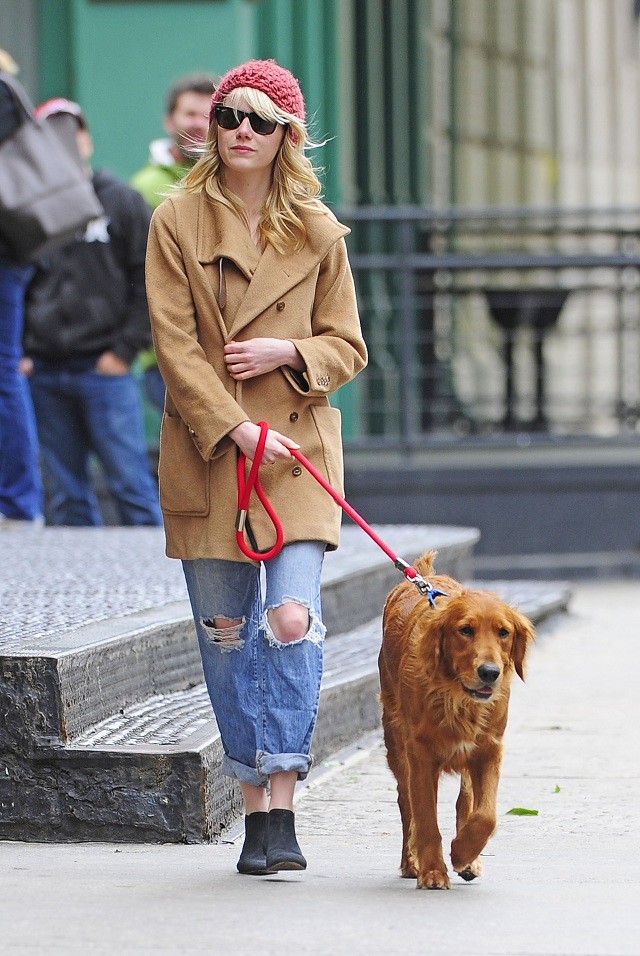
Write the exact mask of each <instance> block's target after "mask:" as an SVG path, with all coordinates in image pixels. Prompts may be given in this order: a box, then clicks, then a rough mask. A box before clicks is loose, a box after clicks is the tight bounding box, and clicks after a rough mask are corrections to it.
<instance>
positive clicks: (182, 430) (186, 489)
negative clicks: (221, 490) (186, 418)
mask: <svg viewBox="0 0 640 956" xmlns="http://www.w3.org/2000/svg"><path fill="white" fill-rule="evenodd" d="M158 485H159V491H160V506H161V508H162V510H163V512H164V513H165V514H172V515H197V516H200V517H204V516H205V515H208V514H209V508H210V501H209V462H208V461H205V460H204V459H203V458H202V456H201V455H200V453H199V452H198V449H197V448H196V447H195V445H194V444H193V440H192V439H191V436H190V435H189V430H188V428H187V426H186V425H185V423H184V422H183V421H182V419H181V418H177V417H173V416H170V415H163V417H162V428H161V431H160V460H159V462H158Z"/></svg>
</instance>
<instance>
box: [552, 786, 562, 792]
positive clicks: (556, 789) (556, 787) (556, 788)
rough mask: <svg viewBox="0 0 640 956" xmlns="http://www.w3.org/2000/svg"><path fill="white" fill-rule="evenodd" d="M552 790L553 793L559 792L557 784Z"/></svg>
mask: <svg viewBox="0 0 640 956" xmlns="http://www.w3.org/2000/svg"><path fill="white" fill-rule="evenodd" d="M553 792H554V793H560V787H559V786H558V784H556V786H555V790H554V791H553Z"/></svg>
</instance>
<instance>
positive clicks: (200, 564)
mask: <svg viewBox="0 0 640 956" xmlns="http://www.w3.org/2000/svg"><path fill="white" fill-rule="evenodd" d="M308 145H309V139H308V134H307V130H306V127H305V107H304V100H303V97H302V93H301V91H300V87H299V85H298V82H297V80H296V79H295V78H294V77H293V76H292V74H291V73H290V72H289V71H288V70H286V69H284V68H283V67H281V66H279V65H278V64H277V63H275V62H274V61H273V60H262V61H260V60H254V61H250V62H248V63H244V64H242V65H241V66H238V67H235V68H234V69H232V70H230V71H229V72H228V73H227V74H226V75H225V76H223V77H222V79H221V81H220V83H219V85H218V87H217V88H216V90H215V92H214V95H213V97H212V106H211V113H210V127H209V132H208V136H207V140H206V143H205V147H204V152H203V155H202V156H201V158H200V159H199V161H198V162H197V163H196V164H195V166H194V167H193V169H192V170H191V171H190V172H189V173H188V174H187V175H186V177H185V178H184V180H183V181H182V184H181V187H180V189H179V191H178V193H177V195H176V196H175V197H170V198H168V199H166V200H165V201H164V202H163V203H162V204H161V205H160V206H159V207H158V209H157V210H156V211H155V213H154V217H153V220H152V225H151V233H150V238H149V246H148V253H147V289H148V299H149V307H150V314H151V320H152V328H153V333H154V342H155V347H156V351H157V355H158V364H159V367H160V370H161V372H162V377H163V379H164V381H165V383H166V386H167V397H166V402H165V413H164V416H163V424H162V435H161V442H160V467H159V477H160V500H161V505H162V509H163V514H164V522H165V531H166V537H167V554H168V555H169V556H170V557H176V558H180V559H182V562H183V567H184V573H185V578H186V582H187V588H188V591H189V597H190V600H191V605H192V609H193V615H194V620H195V625H196V630H197V634H198V640H199V645H200V652H201V656H202V664H203V670H204V675H205V679H206V682H207V687H208V690H209V694H210V697H211V702H212V705H213V709H214V712H215V715H216V718H217V721H218V726H219V728H220V734H221V737H222V742H223V747H224V751H225V757H224V761H223V766H222V770H223V772H224V773H226V774H228V775H230V776H234V777H236V778H237V779H238V781H239V784H240V788H241V791H242V795H243V798H244V803H245V841H244V845H243V848H242V853H241V855H240V859H239V861H238V869H239V871H240V872H241V873H250V874H256V875H257V874H263V873H267V872H269V873H272V872H275V871H276V870H280V869H304V868H305V867H306V861H305V859H304V856H303V855H302V853H301V851H300V847H299V845H298V843H297V840H296V834H295V824H294V815H293V794H294V788H295V783H296V780H298V779H302V778H304V777H305V776H306V774H307V773H308V771H309V767H310V765H311V759H312V758H311V755H310V753H309V747H310V743H311V735H312V732H313V728H314V724H315V719H316V713H317V706H318V698H319V691H320V678H321V675H322V645H323V638H324V634H325V627H324V625H323V623H322V619H321V610H320V571H321V567H322V560H323V555H324V552H325V550H326V549H327V548H330V549H333V548H336V547H337V546H338V542H339V532H340V511H339V508H338V507H337V505H335V503H334V502H333V500H332V499H331V498H330V496H328V495H327V494H326V492H325V491H323V490H322V488H321V487H320V485H318V484H317V483H316V482H315V481H314V480H313V479H312V478H311V477H310V476H309V475H307V474H306V472H303V470H302V469H301V468H300V466H298V465H297V464H296V463H295V461H294V460H293V456H292V455H291V452H290V449H291V448H298V447H301V448H302V450H303V451H304V454H305V455H306V456H307V457H308V458H310V460H311V461H312V462H313V463H314V464H315V466H316V467H317V468H319V470H320V471H321V472H322V473H323V474H324V475H325V476H326V477H327V478H328V480H329V481H330V482H331V483H332V484H333V485H334V486H337V487H338V488H340V487H341V485H342V448H341V437H340V413H339V411H338V409H335V408H332V407H331V406H330V405H329V401H328V397H327V396H328V395H329V393H331V392H332V391H334V390H335V389H336V388H339V387H340V386H341V385H344V384H345V382H348V381H350V380H351V379H352V378H353V377H354V376H355V375H356V374H357V373H358V372H359V371H360V370H361V369H362V368H363V367H364V365H365V362H366V348H365V344H364V342H363V339H362V335H361V331H360V324H359V320H358V313H357V306H356V300H355V294H354V288H353V280H352V276H351V272H350V269H349V264H348V261H347V254H346V247H345V243H344V236H345V235H346V233H347V232H348V230H347V229H346V228H345V227H344V226H342V225H340V224H339V223H338V222H337V220H336V219H335V217H334V216H333V215H332V214H331V213H330V212H329V210H328V209H327V208H326V207H325V206H324V205H323V204H322V203H321V202H320V201H319V200H318V198H317V196H318V193H319V191H320V184H319V182H318V179H317V177H316V174H315V172H314V170H313V167H312V165H311V163H310V162H309V160H308V159H307V157H306V156H305V147H308ZM261 420H268V422H269V423H270V428H269V430H268V433H267V438H266V446H265V450H264V456H263V462H264V463H265V464H266V465H268V466H269V467H264V468H263V469H262V472H261V481H262V484H263V487H264V489H265V492H266V494H267V496H268V497H269V498H270V500H271V502H272V505H273V506H274V508H275V510H276V512H277V513H278V515H279V516H280V518H281V520H282V524H283V526H284V530H285V545H284V547H283V548H282V550H281V552H280V553H279V554H278V555H277V556H276V557H274V558H272V559H271V560H269V561H266V562H264V567H265V577H266V591H265V595H264V597H262V596H261V588H260V565H259V564H258V563H256V562H253V561H250V560H248V559H247V558H245V556H244V554H243V553H242V552H241V551H240V550H239V548H238V547H237V545H236V540H235V522H236V506H237V487H236V467H237V455H238V453H239V452H243V453H244V454H245V455H246V456H247V458H248V459H252V458H253V456H254V454H255V451H256V444H257V441H258V437H259V434H260V429H259V427H258V425H257V424H256V423H257V422H259V421H261ZM247 530H248V533H250V534H251V535H252V536H253V538H254V540H255V542H256V547H257V548H258V549H259V550H260V551H263V550H264V549H265V548H268V547H269V546H270V545H271V544H272V542H273V529H272V528H271V525H270V522H269V520H268V518H267V517H266V515H265V513H264V511H263V510H262V509H261V507H260V506H257V507H256V505H255V503H254V502H253V499H252V501H251V505H250V508H249V514H248V522H247Z"/></svg>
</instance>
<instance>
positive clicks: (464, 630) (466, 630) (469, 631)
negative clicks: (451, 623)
mask: <svg viewBox="0 0 640 956" xmlns="http://www.w3.org/2000/svg"><path fill="white" fill-rule="evenodd" d="M460 633H461V634H464V636H465V637H473V628H472V627H471V625H470V624H463V625H462V627H461V628H460Z"/></svg>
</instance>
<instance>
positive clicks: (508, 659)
mask: <svg viewBox="0 0 640 956" xmlns="http://www.w3.org/2000/svg"><path fill="white" fill-rule="evenodd" d="M433 618H434V619H433V625H434V626H435V627H436V628H437V641H436V644H437V648H436V657H437V661H436V663H437V665H438V667H439V668H441V669H442V671H443V672H444V673H446V675H447V676H448V677H449V678H450V679H453V680H455V681H456V682H457V683H458V684H459V685H460V687H461V688H462V690H463V691H464V693H465V695H467V696H468V697H470V698H472V699H473V700H477V701H490V700H492V699H493V698H494V697H495V696H496V695H497V694H498V693H499V691H500V688H501V687H502V686H503V684H504V683H505V680H506V681H508V680H509V678H510V676H511V672H512V668H514V669H515V671H516V674H518V676H519V677H520V678H522V680H524V661H525V656H526V653H527V647H528V645H529V642H530V641H531V640H532V639H533V625H532V624H531V622H530V621H529V620H528V619H527V618H526V617H525V616H524V615H523V614H521V613H520V612H519V611H516V610H515V609H514V608H512V607H510V606H509V605H508V604H506V603H505V602H504V601H503V600H501V599H500V598H499V597H498V595H497V594H494V593H493V592H491V591H467V590H465V591H463V592H462V593H461V594H458V595H456V596H455V597H452V598H451V599H450V600H449V601H447V602H446V603H445V604H444V606H443V607H441V608H438V609H437V611H436V612H435V613H434V615H433Z"/></svg>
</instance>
